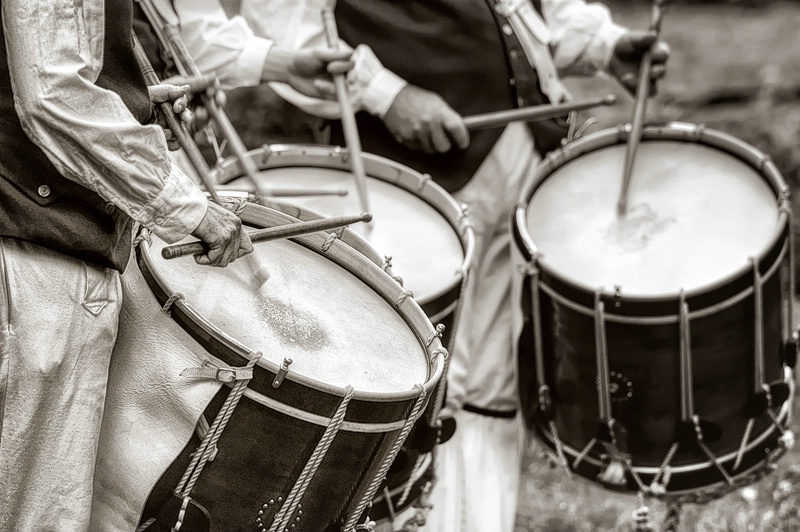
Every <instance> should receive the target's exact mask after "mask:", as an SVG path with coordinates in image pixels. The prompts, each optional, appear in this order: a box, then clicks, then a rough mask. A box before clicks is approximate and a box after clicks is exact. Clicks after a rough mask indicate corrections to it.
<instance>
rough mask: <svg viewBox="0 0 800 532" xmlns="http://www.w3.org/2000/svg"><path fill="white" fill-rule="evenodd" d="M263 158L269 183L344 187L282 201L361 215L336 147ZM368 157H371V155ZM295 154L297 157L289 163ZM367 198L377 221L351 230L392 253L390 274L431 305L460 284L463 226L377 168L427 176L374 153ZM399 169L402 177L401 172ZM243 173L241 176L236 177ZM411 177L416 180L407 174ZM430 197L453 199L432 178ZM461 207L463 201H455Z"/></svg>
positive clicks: (417, 179)
mask: <svg viewBox="0 0 800 532" xmlns="http://www.w3.org/2000/svg"><path fill="white" fill-rule="evenodd" d="M268 153H269V155H268V156H265V157H264V158H261V157H259V156H258V155H257V154H255V153H253V152H251V153H250V155H251V156H252V157H253V159H254V161H255V162H256V163H259V162H260V163H262V164H260V165H259V166H260V168H262V171H261V172H260V173H259V174H258V176H257V177H258V179H259V180H260V184H261V185H262V186H265V187H269V186H272V187H275V188H281V187H287V186H294V187H298V186H302V187H309V188H312V187H319V188H328V189H332V188H340V189H345V190H347V191H348V194H347V196H307V197H292V198H282V201H286V202H290V203H292V204H294V205H297V206H299V207H302V208H304V209H307V210H309V211H313V212H316V213H317V214H320V215H323V216H343V215H350V214H358V213H360V212H361V205H360V202H359V197H358V192H357V189H356V186H355V181H354V178H353V175H352V173H350V171H349V165H347V164H342V163H341V160H340V159H339V158H338V157H335V156H334V155H335V152H334V149H333V148H330V147H280V146H273V147H271V148H270V151H269V152H268ZM367 158H368V159H367ZM289 159H291V161H290V160H289ZM365 159H366V161H365V162H366V164H365V166H366V171H367V174H368V176H367V189H368V203H369V207H370V210H371V212H372V215H373V221H372V223H371V224H369V225H366V224H356V225H354V226H351V229H352V230H354V231H355V232H357V233H358V234H360V235H361V236H362V237H364V238H365V239H366V240H367V241H368V242H369V243H370V244H371V245H372V247H373V248H375V249H376V250H377V251H378V252H379V253H381V254H382V255H383V256H391V257H392V273H393V274H395V275H398V276H400V277H401V278H402V279H403V286H405V287H406V288H408V289H409V290H411V291H412V292H413V293H414V297H415V298H416V299H417V300H418V301H420V303H425V302H427V301H429V300H431V299H433V298H434V297H436V296H438V295H440V294H441V293H442V292H444V291H446V290H447V289H449V288H451V287H452V286H455V285H456V284H458V283H460V282H461V279H462V277H461V270H462V266H463V263H464V260H465V259H464V256H465V252H464V250H463V246H462V241H461V239H460V237H459V234H458V232H457V229H456V228H454V227H453V224H452V223H451V221H449V220H448V219H447V218H445V217H444V216H443V215H442V213H441V212H440V211H439V210H437V208H438V207H439V205H436V206H434V205H432V204H431V203H430V202H428V201H426V198H423V196H422V195H419V194H415V193H412V192H411V191H409V190H407V189H406V188H403V187H401V186H398V184H395V183H392V182H391V180H387V179H386V178H384V177H383V176H382V175H381V176H378V175H376V173H378V172H376V171H375V170H376V169H379V170H385V171H386V172H387V173H389V174H392V177H394V178H396V180H397V181H399V180H401V179H404V180H409V181H413V182H414V185H417V184H419V185H422V184H423V183H422V181H423V177H422V176H421V175H420V174H417V173H416V172H413V171H412V170H411V169H409V168H405V167H402V166H400V165H394V166H391V167H390V166H389V163H390V161H386V162H383V161H382V160H381V159H380V158H378V157H375V156H369V155H365ZM401 173H402V174H403V175H401ZM226 177H227V176H223V180H224V181H226V182H229V184H230V185H232V186H237V185H241V186H242V187H246V186H247V185H248V183H247V181H246V179H245V178H241V179H235V180H233V181H229V180H228V179H226ZM237 177H238V176H237ZM409 178H413V179H409ZM425 189H426V195H435V194H437V192H438V193H439V194H440V195H441V197H440V198H437V200H438V203H439V204H441V205H446V204H447V205H448V206H449V203H454V200H453V199H452V198H450V197H449V196H448V195H447V193H446V192H444V191H443V190H441V191H440V190H439V189H438V187H435V185H433V184H432V183H428V184H427V185H425ZM456 207H457V204H456Z"/></svg>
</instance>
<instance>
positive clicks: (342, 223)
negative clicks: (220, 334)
mask: <svg viewBox="0 0 800 532" xmlns="http://www.w3.org/2000/svg"><path fill="white" fill-rule="evenodd" d="M370 220H372V214H370V213H368V212H364V213H361V214H359V215H357V216H338V217H335V218H320V219H318V220H310V221H307V222H295V223H290V224H285V225H278V226H276V227H269V228H267V229H259V230H257V231H251V232H250V233H248V234H247V235H248V236H249V237H250V241H251V242H253V243H254V244H255V243H257V242H268V241H270V240H278V239H279V238H293V237H296V236H301V235H307V234H309V233H317V232H319V231H328V230H331V229H339V228H340V227H346V226H348V225H351V224H354V223H357V222H369V221H370ZM207 249H208V246H206V244H205V243H203V242H200V241H197V242H186V243H184V244H175V245H172V246H166V247H164V248H162V249H161V256H162V257H164V258H165V259H176V258H178V257H183V256H185V255H194V254H195V253H203V252H204V251H206V250H207Z"/></svg>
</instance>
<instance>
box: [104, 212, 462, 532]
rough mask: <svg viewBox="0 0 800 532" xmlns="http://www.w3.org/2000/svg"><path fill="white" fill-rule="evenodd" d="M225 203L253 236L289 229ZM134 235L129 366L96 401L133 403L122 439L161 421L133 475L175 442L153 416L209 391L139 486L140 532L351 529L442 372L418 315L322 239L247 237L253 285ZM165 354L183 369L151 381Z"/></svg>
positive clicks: (364, 265) (126, 342)
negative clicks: (175, 449)
mask: <svg viewBox="0 0 800 532" xmlns="http://www.w3.org/2000/svg"><path fill="white" fill-rule="evenodd" d="M236 204H237V208H238V209H239V211H240V212H239V215H240V217H241V218H242V220H243V222H244V223H245V224H246V225H248V226H251V227H257V228H263V227H273V226H276V225H281V224H286V223H292V222H296V221H297V220H296V219H294V218H292V217H290V216H287V215H286V214H284V213H281V212H278V211H274V210H272V209H268V208H266V207H263V206H259V205H254V204H249V203H245V202H243V201H240V200H237V202H236ZM137 240H138V247H137V251H136V261H135V263H134V264H131V266H130V268H129V271H128V272H126V274H125V276H124V278H123V281H124V282H123V285H124V291H125V292H124V295H125V302H124V306H123V312H122V318H121V321H120V332H119V340H118V344H117V349H116V350H115V353H114V358H115V361H116V364H117V365H116V366H115V367H116V368H118V369H119V368H120V364H122V363H123V361H129V364H128V367H129V369H128V372H127V373H126V375H125V378H124V379H119V378H118V379H114V380H115V383H116V384H115V386H114V391H113V393H114V398H115V399H114V401H113V402H112V405H111V407H110V408H111V410H112V411H117V410H119V411H125V410H126V409H127V410H130V403H135V404H140V406H139V407H138V408H136V410H135V411H136V412H138V413H139V415H137V416H135V417H134V416H127V417H125V416H121V415H112V418H114V419H116V420H117V422H118V425H119V429H120V430H121V431H122V430H125V431H130V427H135V426H137V424H139V423H142V424H144V425H143V427H144V426H154V427H160V428H156V429H151V431H154V430H158V431H160V432H162V434H153V433H150V434H147V435H146V436H144V437H143V438H142V440H141V441H148V442H152V447H151V448H150V449H141V451H143V452H141V453H140V455H141V463H140V464H137V466H138V467H146V464H148V463H149V462H150V461H151V460H152V459H153V456H156V455H158V454H159V453H160V452H161V449H160V448H159V443H160V441H161V440H162V437H164V438H163V439H164V441H167V440H171V439H173V438H172V437H171V436H169V431H170V429H171V427H170V426H169V425H167V426H164V423H161V424H159V423H158V421H159V419H158V418H164V419H167V418H169V417H170V416H173V415H175V413H176V412H177V411H180V410H183V409H193V408H197V406H198V405H196V404H191V401H189V400H188V399H187V397H189V395H190V394H191V393H193V392H192V391H191V390H188V391H186V394H187V395H184V391H183V390H184V387H187V386H192V383H196V384H194V386H209V385H215V386H216V388H214V389H215V390H216V389H219V392H218V393H216V395H213V394H212V395H213V399H211V400H210V402H208V403H207V406H206V404H203V405H200V408H201V412H203V414H202V417H201V422H200V423H199V424H198V426H197V430H196V431H195V432H196V434H195V435H194V436H192V438H191V441H189V442H188V444H186V445H185V447H184V449H183V451H182V452H180V455H179V456H178V457H177V458H176V459H175V461H174V462H173V463H172V465H171V466H170V467H169V468H168V469H167V471H166V472H165V473H164V475H163V476H162V477H161V479H160V480H159V482H158V483H157V484H156V486H155V488H154V489H153V490H152V492H151V493H150V495H149V498H148V500H147V505H146V506H145V510H144V512H143V514H142V519H141V523H140V530H147V531H148V532H155V531H161V530H170V529H171V527H173V526H176V525H177V526H176V528H175V529H176V530H177V529H179V528H180V529H181V530H192V531H204V530H216V531H222V530H225V531H231V532H235V531H248V532H252V531H258V530H265V531H266V530H270V531H275V530H287V529H291V530H296V531H298V532H299V531H302V530H307V531H315V532H317V531H322V530H331V531H332V530H337V531H338V530H348V531H352V530H354V527H355V526H356V525H357V524H358V523H360V522H361V521H362V520H363V519H365V518H366V517H365V515H366V511H367V509H368V506H369V504H370V503H371V501H372V500H373V498H374V497H375V495H376V493H377V492H378V489H379V488H380V485H381V481H382V480H383V478H384V476H385V474H386V473H387V471H388V468H389V466H390V464H391V462H392V460H393V459H394V457H395V456H396V455H397V453H398V452H399V450H400V448H401V446H402V444H403V442H404V440H405V438H406V437H407V436H408V435H409V434H410V432H411V430H412V428H413V427H414V424H415V422H416V421H417V419H419V417H420V416H421V415H422V413H423V412H424V409H425V406H426V404H427V403H428V401H429V400H430V399H431V397H432V396H433V392H434V390H435V387H436V385H437V384H438V382H439V380H440V379H441V376H442V374H443V371H444V361H445V358H446V351H445V350H444V349H443V348H442V347H441V343H440V341H439V339H438V338H437V336H436V333H435V330H434V328H433V326H432V325H431V323H430V321H429V320H428V318H427V317H426V316H425V315H424V313H423V312H422V310H421V309H420V308H419V306H418V305H417V304H416V302H414V301H413V299H412V298H411V297H409V296H408V294H407V293H406V292H405V291H404V290H403V289H402V288H401V287H400V286H398V285H397V283H396V282H395V281H394V280H393V279H391V277H389V276H388V275H387V274H386V273H385V272H384V271H383V270H382V269H381V268H380V267H378V266H376V265H375V264H373V263H372V262H371V261H370V260H368V259H366V258H365V257H364V256H363V255H361V254H360V253H358V252H356V251H354V250H353V249H352V248H350V247H349V246H347V245H345V244H343V243H341V242H338V241H336V240H335V239H330V238H329V235H328V234H327V233H315V234H310V235H306V236H301V237H295V238H292V239H290V240H278V241H272V242H265V243H258V244H255V251H254V253H253V256H254V257H255V260H258V261H260V262H262V264H263V266H264V267H265V268H266V269H267V270H268V271H269V273H270V278H269V280H268V281H267V282H266V283H265V284H264V285H263V286H261V287H257V286H254V285H253V280H252V279H251V277H250V270H249V268H248V267H247V266H246V264H244V262H245V260H248V259H240V260H238V261H236V262H234V263H232V264H230V265H229V266H227V267H226V268H213V267H207V266H199V265H197V264H195V262H194V260H193V259H192V258H191V257H184V258H181V259H176V260H165V259H163V258H162V257H161V255H160V253H159V252H160V250H161V248H163V247H164V245H165V243H164V242H162V241H160V240H158V239H157V238H155V237H154V236H150V235H148V234H147V232H146V231H145V232H143V233H142V238H139V239H137ZM173 356H174V357H180V358H182V359H183V360H186V361H187V364H189V363H190V362H189V361H193V363H191V365H190V366H189V367H186V368H185V369H184V370H183V371H181V372H180V375H173V374H171V372H169V371H167V372H164V371H163V368H161V362H160V360H161V359H162V358H170V357H173ZM137 360H138V361H141V365H142V366H143V367H136V363H135V362H136V361H137ZM131 361H132V362H131ZM130 366H134V367H133V369H130ZM112 370H113V368H112ZM121 388H122V389H124V390H127V393H123V392H121V391H120V389H121ZM124 390H123V391H124ZM155 405H158V406H155ZM148 418H156V419H155V421H153V422H152V423H151V421H150V420H149V419H148ZM143 430H144V429H143ZM136 438H138V435H137V436H136ZM148 451H149V452H148ZM113 456H116V455H113V453H101V462H102V464H101V465H100V466H99V467H100V468H101V469H104V470H110V469H114V468H115V467H116V464H115V463H114V461H113ZM107 476H108V475H106V477H107ZM111 481H115V480H114V479H111ZM181 527H182V528H181Z"/></svg>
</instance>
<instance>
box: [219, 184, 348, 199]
mask: <svg viewBox="0 0 800 532" xmlns="http://www.w3.org/2000/svg"><path fill="white" fill-rule="evenodd" d="M214 188H216V189H217V192H224V191H226V190H227V191H234V192H250V193H252V192H254V191H253V190H252V189H248V188H247V187H246V186H242V185H238V184H237V185H230V184H228V185H216V186H215V187H214ZM348 193H349V192H348V190H347V189H346V188H300V187H296V188H292V187H287V188H273V189H270V196H271V197H273V198H288V197H306V196H347V194H348Z"/></svg>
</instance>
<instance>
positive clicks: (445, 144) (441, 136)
mask: <svg viewBox="0 0 800 532" xmlns="http://www.w3.org/2000/svg"><path fill="white" fill-rule="evenodd" d="M431 145H432V147H433V149H435V150H436V151H438V152H439V153H446V152H448V151H450V148H451V147H452V144H450V139H449V138H448V137H447V134H446V133H445V132H444V126H443V124H441V123H436V124H433V125H432V127H431Z"/></svg>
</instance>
